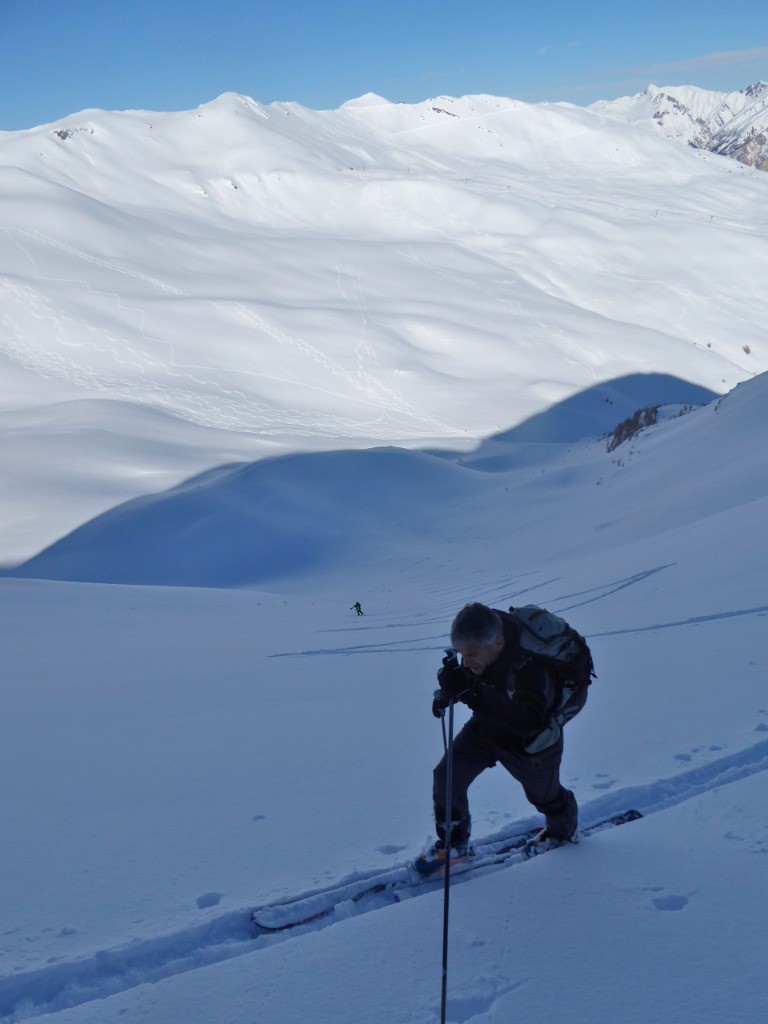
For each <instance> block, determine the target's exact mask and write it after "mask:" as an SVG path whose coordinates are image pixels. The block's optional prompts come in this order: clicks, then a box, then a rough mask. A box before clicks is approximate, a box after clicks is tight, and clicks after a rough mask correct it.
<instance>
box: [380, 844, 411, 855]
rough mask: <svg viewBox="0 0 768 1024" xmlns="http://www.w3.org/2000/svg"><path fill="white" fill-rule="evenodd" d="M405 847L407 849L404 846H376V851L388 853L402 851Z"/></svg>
mask: <svg viewBox="0 0 768 1024" xmlns="http://www.w3.org/2000/svg"><path fill="white" fill-rule="evenodd" d="M404 849H405V847H404V846H377V847H376V853H386V854H392V853H402V851H403V850H404Z"/></svg>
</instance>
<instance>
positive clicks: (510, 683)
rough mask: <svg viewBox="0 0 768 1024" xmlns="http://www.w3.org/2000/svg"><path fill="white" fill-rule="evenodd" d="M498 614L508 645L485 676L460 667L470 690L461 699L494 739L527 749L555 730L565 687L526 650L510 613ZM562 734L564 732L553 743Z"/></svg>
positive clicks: (505, 641) (477, 722) (485, 731)
mask: <svg viewBox="0 0 768 1024" xmlns="http://www.w3.org/2000/svg"><path fill="white" fill-rule="evenodd" d="M494 610H495V611H496V612H497V614H498V615H499V617H500V618H501V621H502V624H503V627H504V647H503V648H502V650H501V653H500V654H499V656H498V658H497V659H496V661H494V662H493V664H492V665H489V666H488V668H486V669H485V670H484V672H483V674H482V675H480V676H476V675H474V673H472V672H470V671H469V669H467V668H464V667H463V666H462V667H461V668H460V670H459V671H460V672H461V673H462V675H463V677H464V678H465V680H466V686H467V690H466V691H465V692H464V694H462V695H459V698H458V699H459V700H462V701H464V703H466V704H467V705H468V706H469V707H470V708H471V709H472V717H473V721H474V722H475V723H476V725H477V726H478V727H479V728H480V729H481V730H482V732H483V734H484V735H485V736H487V737H488V739H489V740H492V741H493V742H494V743H501V744H502V745H504V746H508V747H510V748H524V747H526V746H528V745H529V744H531V743H532V741H533V740H535V739H536V737H538V736H539V735H540V734H541V733H544V732H546V730H548V729H549V728H550V727H551V724H552V712H553V710H554V709H555V708H556V707H557V704H558V702H559V700H560V697H561V694H562V688H561V687H560V686H559V685H558V684H557V682H556V681H555V680H554V678H553V677H552V674H551V673H550V672H549V670H548V669H547V667H546V665H544V664H543V663H542V662H541V661H540V660H539V659H537V658H536V657H535V656H534V655H531V654H529V653H528V652H526V651H523V650H522V648H521V647H520V643H519V640H518V630H517V627H516V626H515V625H514V623H513V622H512V620H511V619H510V617H509V615H508V614H507V613H506V612H502V611H499V609H494ZM454 685H455V683H454ZM447 695H448V696H452V695H455V690H454V694H447ZM558 736H559V731H558V734H557V736H555V737H554V739H557V737H558Z"/></svg>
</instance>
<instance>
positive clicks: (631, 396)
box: [0, 374, 719, 587]
mask: <svg viewBox="0 0 768 1024" xmlns="http://www.w3.org/2000/svg"><path fill="white" fill-rule="evenodd" d="M717 397H719V396H717V395H716V394H715V393H714V392H712V391H709V390H707V389H706V388H702V387H700V386H698V385H695V384H690V383H688V382H686V381H683V380H680V379H678V378H676V377H672V376H669V375H666V374H635V375H632V376H629V377H624V378H621V379H619V380H615V381H611V382H609V383H605V384H599V385H596V386H595V387H593V388H589V389H588V390H587V391H583V392H581V393H579V394H578V395H573V396H572V397H570V398H567V399H565V401H563V402H559V403H558V404H557V405H554V406H552V407H551V408H550V409H548V410H546V411H545V412H542V413H539V414H537V415H536V416H532V417H530V418H529V419H528V420H526V421H525V422H524V423H521V424H519V425H518V426H516V427H513V428H511V429H510V430H506V431H503V432H501V433H499V434H495V435H492V436H491V437H489V438H487V439H485V440H484V441H482V442H481V443H480V444H479V446H478V447H477V448H476V449H475V451H474V452H472V453H471V454H467V453H466V452H446V451H445V450H443V451H435V450H429V449H415V450H409V449H403V448H396V447H391V446H390V447H387V446H376V447H373V448H369V449H353V450H344V449H341V450H336V451H333V450H332V451H324V452H312V453H306V452H298V453H292V454H289V455H280V456H276V457H274V458H267V459H258V460H255V461H254V462H246V463H241V462H237V463H229V464H227V465H221V466H216V467H213V468H211V469H208V470H205V471H203V472H202V473H198V474H195V475H194V476H192V477H190V478H188V479H187V480H185V481H183V482H182V483H180V484H177V485H175V486H174V487H171V488H169V489H167V490H166V491H161V492H160V493H155V494H148V495H143V496H140V497H138V498H132V499H131V500H129V501H127V502H123V503H121V504H120V505H117V506H115V507H114V508H112V509H110V510H108V511H107V512H104V513H101V514H100V515H98V516H96V517H94V518H93V519H91V520H89V521H87V522H85V523H83V524H82V525H81V526H79V527H77V528H76V529H75V530H73V531H72V532H71V533H69V534H67V535H66V536H65V537H62V538H60V539H59V540H57V541H54V543H53V544H50V545H49V546H48V547H47V548H45V549H44V550H43V551H41V552H39V553H38V554H36V555H34V556H33V557H32V558H30V559H28V560H27V561H25V562H24V563H22V564H21V565H18V566H15V567H13V568H7V569H4V570H3V571H0V576H5V577H21V578H38V579H50V580H69V581H81V582H94V583H131V584H140V585H150V586H151V585H154V586H212V587H215V586H223V587H232V586H247V585H253V584H254V583H256V582H259V581H262V582H266V581H268V580H273V579H276V578H280V577H282V576H285V575H301V574H302V573H303V572H305V571H306V570H307V569H308V568H310V567H313V566H315V567H318V566H320V565H324V564H326V563H331V564H332V563H333V562H334V559H336V560H337V559H338V557H339V556H341V555H342V553H344V554H348V555H349V554H351V553H352V552H357V555H358V556H359V557H362V556H363V554H364V553H365V552H366V551H367V550H368V549H369V546H370V545H371V544H378V543H382V541H383V539H384V538H385V537H386V535H388V534H389V532H390V526H391V523H392V522H393V521H395V522H398V521H400V520H402V521H405V522H410V521H413V520H414V519H416V518H418V515H419V509H420V505H421V503H422V496H423V494H424V492H425V489H427V491H428V493H429V494H430V499H431V500H432V501H441V500H447V501H453V500H455V499H456V497H457V495H460V494H463V493H465V490H466V479H465V478H464V475H465V473H466V471H467V469H470V470H474V471H479V472H480V473H481V474H493V473H495V472H498V471H500V470H507V469H510V468H511V467H512V463H511V462H510V457H511V459H512V462H517V461H519V460H521V459H522V460H524V461H527V462H529V463H530V464H534V463H536V464H538V461H539V460H543V461H545V462H546V461H547V459H548V457H550V454H551V452H552V450H551V449H545V450H542V449H541V448H540V447H539V446H541V445H544V446H547V445H557V444H562V443H576V442H579V441H582V440H584V439H585V438H590V437H597V436H603V435H605V434H608V433H609V432H611V431H612V430H613V429H614V428H615V427H616V426H617V425H618V424H619V423H620V422H621V421H622V420H624V419H626V418H627V417H628V416H631V415H632V413H634V412H635V411H636V410H637V409H638V408H644V407H647V406H649V405H681V406H684V405H701V404H703V403H707V402H709V401H711V400H712V399H713V398H717ZM489 483H490V480H489Z"/></svg>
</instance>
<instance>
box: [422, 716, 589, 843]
mask: <svg viewBox="0 0 768 1024" xmlns="http://www.w3.org/2000/svg"><path fill="white" fill-rule="evenodd" d="M562 757H563V739H562V736H561V737H560V739H559V740H558V742H557V743H555V744H553V745H552V746H551V747H548V748H547V749H546V750H542V751H541V752H540V753H538V754H526V753H524V752H523V751H514V750H510V749H509V748H508V747H504V746H501V745H500V744H498V743H494V742H492V741H490V740H488V739H486V738H485V737H484V736H483V734H482V731H481V729H480V728H479V727H478V726H477V723H476V722H475V721H474V720H473V719H470V721H469V722H467V724H466V725H465V726H464V728H463V729H462V730H461V731H460V732H459V734H458V735H457V736H456V738H455V740H454V742H453V785H452V787H451V789H452V793H451V842H450V845H454V844H455V843H458V842H462V841H464V840H465V839H468V838H469V834H470V829H471V825H472V819H471V816H470V813H469V801H468V799H467V790H468V789H469V787H470V785H471V784H472V783H473V782H474V781H475V779H476V778H477V776H478V775H479V774H480V773H481V772H483V771H485V769H486V768H492V767H493V766H494V765H495V764H496V763H497V762H498V764H500V765H501V766H502V767H503V768H506V769H507V771H508V772H509V774H510V775H511V776H512V777H513V778H515V779H517V781H518V782H519V783H520V784H521V786H522V787H523V791H524V793H525V796H526V798H527V800H528V801H529V803H532V804H533V806H534V807H535V808H536V810H537V811H540V812H541V813H542V814H543V815H544V816H545V819H546V827H547V831H548V832H549V834H550V835H551V836H552V837H553V838H556V839H570V837H571V836H572V835H573V833H574V832H575V831H576V825H577V818H578V807H577V805H576V798H575V797H574V795H573V793H572V792H571V791H570V790H569V789H565V788H564V787H563V786H562V785H561V783H560V762H561V760H562ZM445 784H446V774H445V757H443V759H442V760H441V761H440V764H438V766H437V767H436V768H435V775H434V788H433V797H434V802H435V822H436V827H437V834H438V836H439V838H440V839H442V840H443V841H445V799H446V786H445Z"/></svg>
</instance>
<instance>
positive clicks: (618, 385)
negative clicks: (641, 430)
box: [435, 373, 721, 456]
mask: <svg viewBox="0 0 768 1024" xmlns="http://www.w3.org/2000/svg"><path fill="white" fill-rule="evenodd" d="M720 397H721V396H720V395H719V394H717V393H716V392H714V391H710V390H709V388H704V387H701V386H700V385H699V384H691V383H690V382H689V381H686V380H682V379H681V378H680V377H673V376H671V375H670V374H667V373H635V374H632V375H631V376H628V377H618V378H617V379H616V380H612V381H607V382H605V383H603V384H596V385H595V386H594V387H592V388H587V390H586V391H580V392H579V393H578V394H576V395H571V396H570V398H566V399H564V400H563V401H562V402H558V403H557V404H556V405H552V406H550V408H549V409H545V410H544V412H540V413H536V415H535V416H530V417H529V418H528V419H527V420H524V421H523V422H522V423H519V424H518V425H517V426H516V427H511V428H510V429H509V430H504V431H502V432H501V433H498V434H493V435H492V436H491V437H489V438H486V440H484V441H482V442H481V443H480V445H479V446H478V448H477V449H476V451H475V452H474V453H473V456H477V455H482V450H483V447H484V446H485V445H488V444H493V445H496V444H497V443H498V442H499V441H501V442H509V443H517V444H531V443H533V444H568V443H570V442H575V441H584V440H586V439H587V438H590V437H605V436H606V435H607V434H610V433H611V432H612V431H613V430H614V428H615V427H617V426H618V424H619V423H621V422H622V420H625V419H627V417H628V416H631V415H632V413H634V412H636V411H637V410H638V409H644V408H646V407H648V406H653V405H708V404H709V402H711V401H713V400H714V399H716V398H720ZM435 454H438V453H435ZM443 454H445V453H443Z"/></svg>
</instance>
